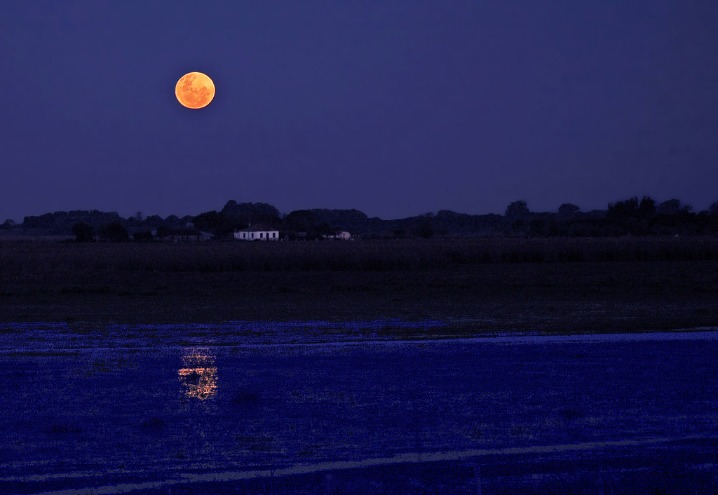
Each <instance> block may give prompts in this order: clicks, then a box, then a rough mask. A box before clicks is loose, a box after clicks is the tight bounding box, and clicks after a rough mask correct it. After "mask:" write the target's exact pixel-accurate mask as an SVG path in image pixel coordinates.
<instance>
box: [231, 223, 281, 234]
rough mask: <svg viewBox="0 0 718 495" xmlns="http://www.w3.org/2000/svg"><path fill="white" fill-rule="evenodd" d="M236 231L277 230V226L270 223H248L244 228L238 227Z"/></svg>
mask: <svg viewBox="0 0 718 495" xmlns="http://www.w3.org/2000/svg"><path fill="white" fill-rule="evenodd" d="M237 232H279V228H278V227H272V226H270V225H261V224H257V225H250V226H249V227H247V228H246V229H240V230H238V231H237Z"/></svg>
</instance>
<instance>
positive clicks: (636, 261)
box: [0, 238, 718, 333]
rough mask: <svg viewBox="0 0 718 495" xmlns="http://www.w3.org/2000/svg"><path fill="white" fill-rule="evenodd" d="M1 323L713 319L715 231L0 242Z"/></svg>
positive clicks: (557, 323)
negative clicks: (704, 235)
mask: <svg viewBox="0 0 718 495" xmlns="http://www.w3.org/2000/svg"><path fill="white" fill-rule="evenodd" d="M0 275H1V277H0V321H66V322H78V321H79V322H82V321H87V322H137V323H150V322H180V323H182V322H218V321H232V320H266V319H268V318H269V319H272V320H280V321H281V320H315V319H321V320H335V321H349V320H355V319H391V318H401V319H408V320H421V319H426V318H434V319H443V320H447V321H451V322H452V325H453V326H454V327H455V328H456V331H457V332H461V333H465V332H466V331H469V332H482V331H504V330H527V331H545V332H594V331H601V332H611V331H642V330H647V331H651V330H667V329H678V328H689V327H699V326H714V325H716V322H718V240H716V239H710V238H708V239H695V238H693V239H681V238H678V239H675V238H671V239H665V238H653V239H473V240H430V241H356V242H340V241H337V242H281V243H196V244H152V243H150V244H138V243H134V244H99V243H98V244H90V245H83V244H75V243H57V242H2V243H0Z"/></svg>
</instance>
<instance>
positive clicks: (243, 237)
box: [234, 230, 279, 241]
mask: <svg viewBox="0 0 718 495" xmlns="http://www.w3.org/2000/svg"><path fill="white" fill-rule="evenodd" d="M234 238H235V239H237V240H240V241H278V240H279V231H278V230H260V231H256V232H248V231H244V230H242V231H240V232H235V233H234Z"/></svg>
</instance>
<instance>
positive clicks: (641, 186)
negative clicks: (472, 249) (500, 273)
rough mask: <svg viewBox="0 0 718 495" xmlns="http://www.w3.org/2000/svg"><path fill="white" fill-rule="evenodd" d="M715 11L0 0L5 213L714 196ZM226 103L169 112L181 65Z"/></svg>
mask: <svg viewBox="0 0 718 495" xmlns="http://www.w3.org/2000/svg"><path fill="white" fill-rule="evenodd" d="M717 47H718V2H716V1H715V0H672V1H669V0H627V1H619V0H615V1H585V2H584V1H576V0H565V1H542V0H515V1H505V0H487V1H482V0H474V1H468V0H452V1H439V0H431V1H425V0H381V1H358V0H356V1H352V0H347V1H337V2H329V1H322V2H319V1H312V0H302V1H297V0H272V1H263V0H262V1H260V0H254V1H249V0H236V1H229V0H228V1H223V2H219V1H210V0H203V1H201V2H199V1H197V0H193V1H181V0H168V1H152V2H150V1H141V0H127V1H115V0H85V1H77V0H62V1H56V0H4V1H0V74H2V86H3V91H2V93H1V95H0V116H1V118H0V167H1V169H0V170H1V171H2V176H1V178H0V222H2V221H3V220H4V219H5V218H12V219H15V220H22V217H23V216H24V215H32V214H40V213H45V212H48V211H55V210H70V209H100V210H107V211H118V212H119V213H120V214H122V215H124V216H128V215H131V214H134V213H135V212H136V211H142V212H144V213H145V214H146V215H150V214H160V215H163V216H165V215H168V214H171V213H174V214H178V215H184V214H195V213H199V212H202V211H206V210H211V209H219V208H221V207H222V206H223V205H224V203H225V202H226V201H227V200H229V199H235V200H237V201H240V202H243V201H253V202H254V201H263V202H267V203H271V204H273V205H275V206H277V207H278V208H279V209H280V211H282V212H285V213H287V212H289V211H292V210H295V209H302V208H322V207H325V208H358V209H360V210H362V211H364V212H366V213H367V214H369V215H370V216H380V217H383V218H398V217H404V216H409V215H415V214H420V213H425V212H429V211H436V210H439V209H451V210H456V211H460V212H465V213H489V212H498V213H501V212H503V211H504V209H505V207H506V205H507V204H508V203H509V202H511V201H514V200H518V199H523V200H526V201H527V202H528V205H529V208H530V209H531V210H533V211H555V210H556V209H557V208H558V206H559V205H560V204H561V203H563V202H573V203H576V204H578V205H579V206H581V207H582V209H584V210H588V209H592V208H605V207H606V206H607V204H608V202H610V201H615V200H620V199H625V198H627V197H630V196H633V195H639V196H640V195H643V194H649V195H651V196H653V197H654V198H655V199H657V200H658V201H662V200H666V199H670V198H673V197H675V198H679V199H681V200H682V201H684V202H687V203H689V204H692V205H693V206H694V207H695V209H697V210H700V209H705V208H707V207H708V205H709V204H710V203H712V202H713V201H718V188H717V187H716V184H718V160H717V159H716V158H717V157H718V49H717ZM193 70H197V71H202V72H206V73H207V74H208V75H210V77H212V78H213V80H214V82H215V84H216V87H217V95H216V97H215V99H214V101H213V102H212V104H210V105H209V106H208V107H207V108H205V109H204V110H200V111H192V110H188V109H185V108H183V107H182V106H180V105H179V103H178V102H177V101H176V99H175V97H174V85H175V82H176V81H177V79H178V78H179V77H180V76H182V75H183V74H184V73H186V72H189V71H193Z"/></svg>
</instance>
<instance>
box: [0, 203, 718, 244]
mask: <svg viewBox="0 0 718 495" xmlns="http://www.w3.org/2000/svg"><path fill="white" fill-rule="evenodd" d="M250 225H253V226H262V227H265V228H272V229H277V230H279V231H280V235H281V236H282V238H286V239H293V238H300V239H322V238H325V237H327V236H330V235H332V234H336V233H337V232H339V231H348V232H350V233H351V234H352V235H353V236H361V237H365V238H412V237H418V238H431V237H480V236H511V237H521V236H523V237H615V236H625V235H634V236H668V235H673V236H675V235H682V236H686V235H712V234H717V233H718V202H715V203H713V204H712V205H711V206H710V208H708V209H707V210H704V211H700V212H695V211H693V209H692V208H691V206H690V205H687V204H684V203H682V202H681V201H680V200H678V199H670V200H667V201H663V202H660V203H658V202H657V201H656V200H654V199H653V198H651V197H649V196H643V197H642V198H641V199H639V198H638V197H632V198H628V199H625V200H621V201H616V202H613V203H609V204H608V207H607V209H605V210H592V211H587V212H583V211H581V209H580V208H579V207H578V206H577V205H574V204H571V203H564V204H562V205H560V206H559V207H558V209H557V210H556V211H555V212H533V211H531V210H530V209H529V207H528V204H527V203H526V201H522V200H519V201H513V202H511V203H510V204H509V205H508V206H507V207H506V210H505V212H504V214H503V215H498V214H484V215H470V214H465V213H458V212H454V211H450V210H440V211H438V212H437V213H427V214H424V215H417V216H413V217H407V218H402V219H395V220H383V219H381V218H376V217H373V218H370V217H368V216H367V215H366V214H365V213H363V212H361V211H359V210H356V209H341V210H339V209H308V210H295V211H292V212H290V213H288V214H284V215H282V214H280V212H279V210H278V209H277V208H275V207H274V206H272V205H270V204H267V203H249V202H247V203H238V202H237V201H234V200H231V201H228V202H227V203H226V204H225V205H224V207H223V208H222V209H221V210H211V211H206V212H202V213H199V214H197V215H186V216H183V217H178V216H175V215H170V216H168V217H165V218H162V217H160V216H158V215H152V216H148V217H144V216H143V215H142V214H141V213H137V214H136V215H134V216H131V217H129V218H123V217H121V216H120V215H119V214H118V213H115V212H101V211H98V210H75V211H59V212H54V213H46V214H44V215H39V216H26V217H25V218H24V219H23V222H22V223H21V224H15V223H14V222H12V221H10V220H8V221H6V222H5V223H4V224H2V225H0V232H1V233H4V234H12V233H21V234H25V235H64V236H71V235H72V236H74V237H75V239H76V240H78V241H94V240H104V241H112V242H121V241H127V240H130V239H132V240H135V241H151V240H157V239H159V240H161V239H165V238H168V237H171V236H176V235H181V234H185V235H192V234H193V233H197V232H203V233H207V234H209V235H211V236H212V237H214V238H218V239H222V238H227V239H229V238H231V237H232V234H233V233H234V232H235V231H237V230H241V229H244V228H247V227H249V226H250Z"/></svg>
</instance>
